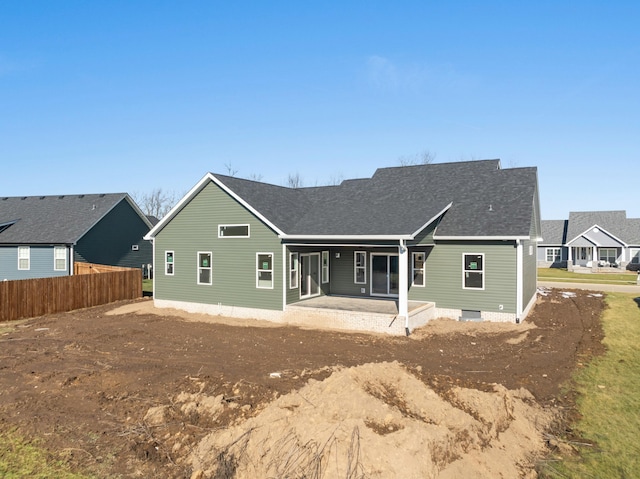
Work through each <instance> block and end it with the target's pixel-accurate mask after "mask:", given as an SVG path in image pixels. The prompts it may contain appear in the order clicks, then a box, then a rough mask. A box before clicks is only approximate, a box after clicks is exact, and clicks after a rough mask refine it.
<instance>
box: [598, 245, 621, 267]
mask: <svg viewBox="0 0 640 479" xmlns="http://www.w3.org/2000/svg"><path fill="white" fill-rule="evenodd" d="M617 258H618V252H617V250H616V248H600V249H599V250H598V260H599V261H603V262H605V263H609V264H615V263H616V260H617Z"/></svg>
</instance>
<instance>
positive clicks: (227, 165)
mask: <svg viewBox="0 0 640 479" xmlns="http://www.w3.org/2000/svg"><path fill="white" fill-rule="evenodd" d="M224 167H225V168H226V169H227V175H228V176H236V175H237V174H238V170H236V169H235V168H233V167H232V166H231V163H225V165H224Z"/></svg>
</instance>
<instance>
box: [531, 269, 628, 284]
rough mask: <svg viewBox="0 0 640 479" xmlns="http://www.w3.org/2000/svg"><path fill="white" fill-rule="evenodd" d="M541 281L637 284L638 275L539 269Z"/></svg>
mask: <svg viewBox="0 0 640 479" xmlns="http://www.w3.org/2000/svg"><path fill="white" fill-rule="evenodd" d="M538 280H539V281H560V282H573V283H594V284H625V285H629V284H637V280H638V275H637V274H636V273H633V272H628V273H573V272H571V271H567V270H566V269H560V268H538Z"/></svg>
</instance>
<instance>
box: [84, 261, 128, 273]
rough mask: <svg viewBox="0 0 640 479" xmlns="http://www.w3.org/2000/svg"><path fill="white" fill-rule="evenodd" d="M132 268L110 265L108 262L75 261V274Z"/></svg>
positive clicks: (109, 271)
mask: <svg viewBox="0 0 640 479" xmlns="http://www.w3.org/2000/svg"><path fill="white" fill-rule="evenodd" d="M129 269H132V268H123V267H122V266H108V265H106V264H95V263H80V262H78V261H76V262H74V263H73V273H74V274H95V273H111V272H113V271H127V270H129Z"/></svg>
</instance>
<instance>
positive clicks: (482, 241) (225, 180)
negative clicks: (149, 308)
mask: <svg viewBox="0 0 640 479" xmlns="http://www.w3.org/2000/svg"><path fill="white" fill-rule="evenodd" d="M539 236H540V209H539V199H538V182H537V170H536V168H510V169H502V168H501V165H500V161H499V160H484V161H472V162H458V163H439V164H427V165H418V166H406V167H395V168H382V169H379V170H377V171H376V172H375V174H374V175H373V177H371V178H365V179H354V180H346V181H343V182H342V183H341V184H340V185H336V186H322V187H311V188H287V187H281V186H274V185H270V184H265V183H261V182H256V181H251V180H246V179H240V178H235V177H230V176H224V175H218V174H213V173H208V174H206V175H205V176H204V177H203V178H202V179H201V180H200V181H199V182H198V183H197V184H196V185H195V186H194V187H193V188H192V189H191V191H189V192H188V193H187V194H186V195H185V197H184V198H182V199H181V201H180V202H179V203H178V204H177V205H176V206H175V207H174V208H173V209H172V210H171V211H170V212H169V213H168V214H167V215H166V216H165V217H164V218H163V219H162V220H161V221H160V222H159V223H158V224H157V225H156V226H155V227H154V228H153V229H152V230H151V231H150V232H149V234H148V235H147V237H146V238H147V239H150V240H152V241H153V251H154V266H155V273H156V274H155V275H154V301H155V304H156V306H158V307H173V308H179V309H184V310H187V311H193V312H202V313H209V314H222V315H226V316H235V317H251V318H261V319H268V320H272V321H279V322H297V321H296V319H299V317H301V316H309V315H311V312H310V311H311V310H306V313H304V314H303V313H301V310H300V309H298V307H300V306H303V305H305V304H312V301H310V300H313V299H314V298H325V297H329V298H364V299H367V300H369V304H370V308H368V309H371V305H374V307H375V305H376V304H380V303H376V302H375V300H377V299H386V300H392V301H393V302H395V304H396V305H397V311H396V314H394V315H393V317H392V318H391V321H390V320H389V319H388V318H387V319H384V320H382V319H377V320H376V319H374V320H372V319H371V318H367V319H365V317H364V315H358V314H357V313H354V314H351V313H350V312H347V311H345V309H348V308H345V307H338V308H335V310H334V311H333V312H331V313H330V312H328V311H324V312H323V314H320V312H318V311H315V312H314V314H316V315H317V316H316V317H317V320H318V321H323V319H322V318H325V319H326V320H327V321H328V322H329V319H327V318H329V316H331V315H333V317H332V318H331V320H330V321H331V323H330V324H332V325H336V324H339V326H338V327H345V328H351V329H368V330H377V331H385V332H390V333H394V334H400V333H407V334H408V333H409V332H410V331H411V330H412V329H414V328H415V327H417V326H419V325H421V324H424V322H426V321H427V320H429V319H431V318H434V317H448V318H455V319H473V320H481V319H484V320H493V321H511V322H519V321H521V320H523V319H524V318H525V317H526V315H527V313H528V311H529V310H530V308H531V307H532V305H533V303H534V302H535V298H536V282H537V269H536V256H535V246H536V241H537V240H538V238H539ZM387 302H389V301H387ZM415 311H420V314H417V313H415ZM336 318H338V319H339V321H338V323H336ZM372 321H373V322H372ZM376 321H377V323H376ZM373 323H376V324H373ZM390 323H391V324H390ZM316 324H317V323H316ZM328 324H329V323H328Z"/></svg>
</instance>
